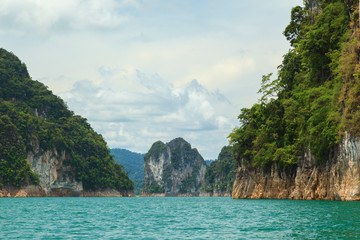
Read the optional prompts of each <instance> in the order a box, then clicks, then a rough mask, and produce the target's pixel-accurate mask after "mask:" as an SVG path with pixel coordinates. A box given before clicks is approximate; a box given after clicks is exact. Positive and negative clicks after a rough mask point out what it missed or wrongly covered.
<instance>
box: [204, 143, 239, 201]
mask: <svg viewBox="0 0 360 240" xmlns="http://www.w3.org/2000/svg"><path fill="white" fill-rule="evenodd" d="M235 172H236V160H235V157H234V155H233V152H232V148H231V147H229V146H226V147H223V148H222V149H221V152H220V153H219V156H218V159H217V160H215V161H213V162H211V163H210V166H208V167H207V169H206V172H205V179H204V183H203V186H202V191H204V192H205V193H207V194H208V195H209V196H231V193H232V188H233V185H234V180H235ZM204 195H205V194H204Z"/></svg>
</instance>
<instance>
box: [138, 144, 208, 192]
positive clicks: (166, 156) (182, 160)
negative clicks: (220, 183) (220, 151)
mask: <svg viewBox="0 0 360 240" xmlns="http://www.w3.org/2000/svg"><path fill="white" fill-rule="evenodd" d="M144 164H145V168H144V175H145V184H144V187H143V195H149V194H151V195H153V194H157V195H158V194H160V195H164V196H179V195H184V196H188V195H191V196H193V195H199V193H200V188H201V185H202V183H203V181H204V176H205V170H206V163H205V161H204V159H203V158H202V157H201V155H200V154H199V152H198V151H197V150H196V149H192V148H191V145H190V144H189V143H188V142H186V141H185V140H184V139H182V138H176V139H174V140H172V141H171V142H169V143H167V144H164V143H162V142H160V141H159V142H156V143H154V144H153V145H152V147H151V148H150V150H149V152H148V153H147V154H146V155H145V157H144Z"/></svg>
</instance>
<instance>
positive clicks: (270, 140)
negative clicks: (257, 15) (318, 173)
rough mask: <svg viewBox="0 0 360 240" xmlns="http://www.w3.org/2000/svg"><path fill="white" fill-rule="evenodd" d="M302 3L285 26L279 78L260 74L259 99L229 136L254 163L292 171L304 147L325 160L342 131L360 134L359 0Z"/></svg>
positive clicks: (243, 113)
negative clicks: (287, 45) (285, 44)
mask: <svg viewBox="0 0 360 240" xmlns="http://www.w3.org/2000/svg"><path fill="white" fill-rule="evenodd" d="M304 3H305V6H304V7H300V6H297V7H295V8H293V9H292V12H291V22H290V24H289V25H288V26H287V27H286V29H285V31H284V35H285V36H286V38H287V39H288V40H289V41H290V43H291V48H290V50H289V52H288V53H286V54H285V55H284V57H283V62H282V64H281V65H280V66H279V68H278V77H277V78H274V77H272V75H271V74H269V75H266V76H264V77H263V79H262V85H261V89H260V90H259V93H261V94H262V97H261V99H260V101H259V102H258V103H256V104H254V105H253V106H252V107H251V108H244V109H242V110H241V113H240V115H239V117H238V118H239V121H240V127H239V128H237V129H235V130H234V131H233V132H232V133H231V134H230V136H229V138H230V142H231V144H232V145H233V146H234V148H235V150H236V152H237V157H238V160H240V159H241V160H244V161H247V162H248V165H249V166H261V167H262V168H263V169H265V170H266V169H270V168H269V166H270V165H272V164H274V163H275V164H277V165H278V166H279V167H280V168H285V169H288V170H291V169H294V166H296V164H297V160H298V157H299V156H301V155H303V154H304V152H305V151H307V149H310V151H311V153H312V155H313V156H314V157H315V159H316V161H317V164H322V163H324V162H326V161H327V160H328V159H330V158H331V156H332V154H333V151H334V147H335V146H336V145H337V143H338V142H339V140H340V139H341V138H342V137H343V135H344V133H345V132H348V133H349V134H351V135H352V136H354V137H356V136H359V134H360V127H359V126H360V125H359V122H360V108H359V106H360V84H359V83H360V71H359V70H360V68H359V53H360V44H359V21H358V18H359V14H358V2H357V1H328V0H327V1H319V0H317V1H315V0H312V1H304Z"/></svg>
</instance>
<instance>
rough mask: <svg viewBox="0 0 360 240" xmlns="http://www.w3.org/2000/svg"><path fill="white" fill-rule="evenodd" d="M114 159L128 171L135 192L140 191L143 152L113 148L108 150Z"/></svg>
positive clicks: (142, 178)
mask: <svg viewBox="0 0 360 240" xmlns="http://www.w3.org/2000/svg"><path fill="white" fill-rule="evenodd" d="M110 153H111V154H112V155H114V158H115V161H116V162H117V163H120V164H121V165H123V166H124V167H125V169H126V170H127V171H129V178H130V179H131V180H132V181H133V182H134V184H135V186H134V191H135V194H137V195H139V194H140V193H141V188H142V187H143V184H144V156H145V155H144V154H141V153H135V152H131V151H129V150H126V149H119V148H114V149H111V150H110Z"/></svg>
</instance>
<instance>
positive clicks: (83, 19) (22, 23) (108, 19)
mask: <svg viewBox="0 0 360 240" xmlns="http://www.w3.org/2000/svg"><path fill="white" fill-rule="evenodd" d="M137 7H139V4H138V3H137V1H136V0H86V1H84V0H52V1H48V0H25V1H24V0H3V1H2V2H1V5H0V22H1V24H0V26H1V28H2V29H7V30H11V31H20V32H33V31H35V32H36V33H46V32H50V31H52V30H55V29H56V30H63V31H64V30H67V31H68V30H71V31H74V30H76V31H78V30H86V29H109V28H110V29H111V28H116V27H118V26H120V25H121V24H123V23H125V22H128V21H130V19H131V15H130V14H128V13H127V14H122V10H123V9H129V8H137Z"/></svg>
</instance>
